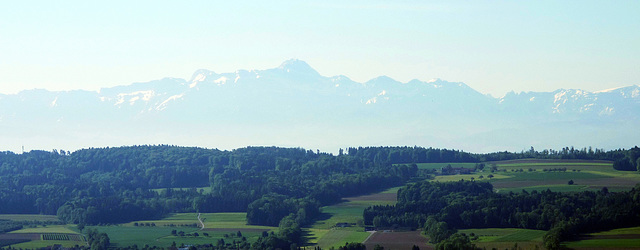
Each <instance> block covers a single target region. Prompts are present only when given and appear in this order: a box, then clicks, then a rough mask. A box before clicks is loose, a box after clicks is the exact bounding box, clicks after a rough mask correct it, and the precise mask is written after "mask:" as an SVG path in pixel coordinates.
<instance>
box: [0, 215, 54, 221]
mask: <svg viewBox="0 0 640 250" xmlns="http://www.w3.org/2000/svg"><path fill="white" fill-rule="evenodd" d="M0 220H13V221H58V217H57V216H55V215H43V214H0Z"/></svg>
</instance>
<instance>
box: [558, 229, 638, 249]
mask: <svg viewBox="0 0 640 250" xmlns="http://www.w3.org/2000/svg"><path fill="white" fill-rule="evenodd" d="M563 245H564V246H565V247H567V248H575V249H580V248H585V249H586V248H592V249H594V248H611V249H615V248H624V249H640V227H630V228H618V229H614V230H609V231H603V232H598V233H592V234H588V235H585V236H584V237H581V238H580V239H579V240H576V241H569V242H564V244H563Z"/></svg>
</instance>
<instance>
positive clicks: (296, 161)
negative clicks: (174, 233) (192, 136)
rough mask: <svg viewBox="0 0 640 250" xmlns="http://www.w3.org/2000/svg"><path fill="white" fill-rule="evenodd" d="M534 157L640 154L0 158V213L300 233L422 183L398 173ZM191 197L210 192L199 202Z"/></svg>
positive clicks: (394, 151)
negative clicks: (367, 197) (366, 199)
mask: <svg viewBox="0 0 640 250" xmlns="http://www.w3.org/2000/svg"><path fill="white" fill-rule="evenodd" d="M531 157H535V158H563V159H573V158H575V159H603V160H615V161H616V162H617V165H616V166H623V167H625V168H626V170H635V169H637V167H638V165H639V164H638V158H639V157H640V149H638V148H637V147H636V148H633V149H630V150H615V151H606V152H605V151H602V150H595V151H594V150H590V149H586V148H585V149H573V148H565V149H562V150H558V151H553V150H551V151H549V150H545V151H542V152H538V151H535V150H533V149H532V150H530V151H526V152H520V153H509V152H500V153H492V154H471V153H466V152H462V151H457V150H447V149H433V148H421V147H359V148H347V149H345V150H340V153H339V154H338V155H332V154H327V153H321V152H319V151H312V150H305V149H302V148H278V147H247V148H241V149H236V150H232V151H221V150H217V149H205V148H193V147H177V146H166V145H160V146H132V147H118V148H91V149H83V150H79V151H76V152H73V153H70V152H65V151H62V150H60V151H53V152H47V151H31V152H26V153H23V154H15V153H11V152H2V153H0V213H41V214H57V215H58V216H59V217H60V218H61V219H62V220H64V221H67V222H73V223H86V224H98V223H119V222H125V221H131V220H141V219H149V218H158V217H162V216H164V215H166V214H167V213H171V212H194V211H200V212H221V211H246V212H247V214H248V215H247V216H248V221H249V223H252V224H261V225H278V223H279V222H280V220H281V219H282V218H284V217H286V216H288V215H291V214H292V215H294V216H292V217H289V219H291V220H293V221H295V222H296V223H297V224H304V223H307V222H309V221H312V220H313V219H314V217H315V216H316V215H317V213H318V208H319V207H320V206H321V205H326V204H331V203H335V202H338V201H340V199H341V198H342V197H346V196H351V195H358V194H363V193H369V192H373V191H376V190H378V189H381V188H385V187H390V186H395V185H400V184H403V183H405V182H406V181H407V180H409V179H410V178H413V177H416V176H418V175H424V173H422V172H421V171H419V170H418V169H417V168H416V166H415V165H411V164H409V165H397V164H396V163H419V162H483V161H491V160H504V159H519V158H531ZM198 187H209V188H210V190H211V191H210V192H208V191H207V192H198V191H197V189H196V188H198ZM170 188H187V189H184V190H175V189H170ZM153 189H156V190H153ZM158 189H160V191H158ZM274 204H277V205H274Z"/></svg>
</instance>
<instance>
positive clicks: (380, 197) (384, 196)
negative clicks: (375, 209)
mask: <svg viewBox="0 0 640 250" xmlns="http://www.w3.org/2000/svg"><path fill="white" fill-rule="evenodd" d="M344 200H347V201H397V200H398V194H397V193H377V194H369V195H363V196H356V197H347V198H344Z"/></svg>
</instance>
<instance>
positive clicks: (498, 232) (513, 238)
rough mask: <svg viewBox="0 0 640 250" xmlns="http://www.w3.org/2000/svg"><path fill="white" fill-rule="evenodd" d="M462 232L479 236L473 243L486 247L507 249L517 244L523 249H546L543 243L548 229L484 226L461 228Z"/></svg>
mask: <svg viewBox="0 0 640 250" xmlns="http://www.w3.org/2000/svg"><path fill="white" fill-rule="evenodd" d="M459 232H460V233H465V234H467V235H472V234H473V235H476V236H478V239H477V240H474V241H473V243H474V244H476V246H477V247H480V248H486V249H492V248H496V249H506V248H512V247H513V246H515V245H516V244H517V245H518V246H519V247H522V249H535V248H536V247H538V248H539V249H544V247H543V245H542V236H544V234H545V233H546V231H542V230H531V229H519V228H482V229H464V230H459Z"/></svg>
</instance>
